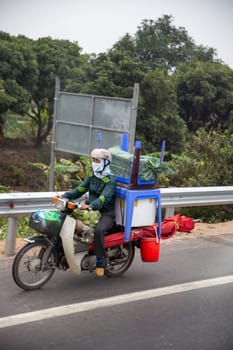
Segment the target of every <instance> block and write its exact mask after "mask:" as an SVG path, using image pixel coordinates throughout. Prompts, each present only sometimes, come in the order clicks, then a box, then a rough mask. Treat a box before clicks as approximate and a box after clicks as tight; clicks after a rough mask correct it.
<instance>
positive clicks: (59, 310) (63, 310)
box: [0, 275, 233, 328]
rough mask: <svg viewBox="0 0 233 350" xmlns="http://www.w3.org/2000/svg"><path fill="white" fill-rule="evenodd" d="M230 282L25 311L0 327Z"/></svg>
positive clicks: (232, 277)
mask: <svg viewBox="0 0 233 350" xmlns="http://www.w3.org/2000/svg"><path fill="white" fill-rule="evenodd" d="M230 283H233V275H229V276H224V277H217V278H210V279H206V280H201V281H194V282H188V283H183V284H176V285H173V286H169V287H163V288H156V289H149V290H143V291H139V292H133V293H128V294H122V295H116V296H113V297H109V298H103V299H97V300H92V301H86V302H82V303H76V304H69V305H63V306H58V307H52V308H49V309H44V310H38V311H32V312H26V313H23V314H17V315H11V316H6V317H2V318H0V328H6V327H12V326H17V325H20V324H24V323H31V322H37V321H41V320H47V319H50V318H54V317H59V316H66V315H71V314H76V313H79V312H84V311H90V310H95V309H99V308H103V307H111V306H114V305H121V304H125V303H129V302H135V301H139V300H146V299H151V298H157V297H160V296H164V295H171V294H176V293H184V292H188V291H193V290H196V289H202V288H208V287H216V286H221V285H225V284H230Z"/></svg>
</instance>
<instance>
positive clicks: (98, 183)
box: [63, 148, 115, 276]
mask: <svg viewBox="0 0 233 350" xmlns="http://www.w3.org/2000/svg"><path fill="white" fill-rule="evenodd" d="M91 158H92V170H93V173H91V174H90V175H89V176H87V177H86V179H85V180H84V181H83V182H82V183H81V184H80V185H79V186H78V187H77V188H75V189H74V190H71V191H69V192H66V193H64V195H63V197H65V198H68V199H76V198H79V197H81V196H82V195H83V194H84V193H85V192H87V191H89V199H88V201H87V202H86V203H85V204H82V205H81V209H83V210H84V209H87V210H90V209H91V210H98V211H99V212H100V214H101V217H100V220H99V222H98V224H97V225H96V227H95V229H94V243H95V254H96V274H97V276H103V275H104V267H105V263H106V259H105V258H106V256H105V250H104V233H105V232H107V231H109V230H110V229H111V228H112V227H113V225H114V222H115V207H114V205H115V177H114V176H113V175H112V173H111V170H110V168H109V165H110V163H111V161H112V156H111V153H110V152H109V151H108V150H106V149H104V148H96V149H94V150H93V151H92V152H91Z"/></svg>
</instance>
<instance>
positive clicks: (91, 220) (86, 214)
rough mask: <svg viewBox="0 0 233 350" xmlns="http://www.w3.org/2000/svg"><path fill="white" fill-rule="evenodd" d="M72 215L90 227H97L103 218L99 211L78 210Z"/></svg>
mask: <svg viewBox="0 0 233 350" xmlns="http://www.w3.org/2000/svg"><path fill="white" fill-rule="evenodd" d="M72 215H73V217H74V218H75V219H76V220H80V221H82V222H83V223H84V224H85V225H87V226H89V227H95V226H96V225H97V224H98V222H99V219H100V216H101V214H100V212H99V211H98V210H78V211H73V213H72Z"/></svg>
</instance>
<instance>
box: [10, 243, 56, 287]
mask: <svg viewBox="0 0 233 350" xmlns="http://www.w3.org/2000/svg"><path fill="white" fill-rule="evenodd" d="M47 249H49V245H48V244H46V242H35V243H29V244H27V245H25V246H24V247H23V248H22V249H20V251H19V252H18V253H17V254H16V256H15V259H14V262H13V265H12V275H13V278H14V281H15V283H16V284H17V285H18V286H19V287H20V288H22V289H24V290H34V289H39V288H40V287H42V286H43V285H44V284H45V283H46V282H48V281H49V280H50V278H51V277H52V275H53V274H54V271H55V262H56V257H55V254H54V252H53V251H52V250H51V252H50V254H49V256H48V259H47V261H46V263H44V262H43V264H42V259H43V256H44V254H45V252H46V250H47Z"/></svg>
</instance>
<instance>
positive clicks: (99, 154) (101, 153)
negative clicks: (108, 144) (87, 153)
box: [91, 148, 112, 162]
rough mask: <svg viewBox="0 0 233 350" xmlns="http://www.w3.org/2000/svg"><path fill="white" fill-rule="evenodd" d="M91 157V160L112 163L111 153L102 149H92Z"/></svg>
mask: <svg viewBox="0 0 233 350" xmlns="http://www.w3.org/2000/svg"><path fill="white" fill-rule="evenodd" d="M91 157H92V158H100V159H106V160H108V161H109V162H111V161H112V155H111V153H110V152H109V151H108V150H107V149H104V148H95V149H93V151H92V152H91Z"/></svg>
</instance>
